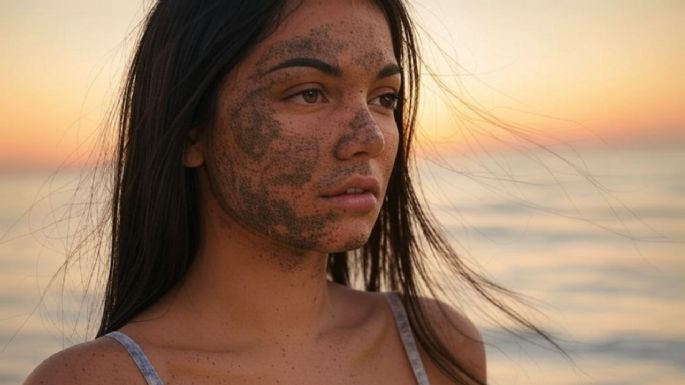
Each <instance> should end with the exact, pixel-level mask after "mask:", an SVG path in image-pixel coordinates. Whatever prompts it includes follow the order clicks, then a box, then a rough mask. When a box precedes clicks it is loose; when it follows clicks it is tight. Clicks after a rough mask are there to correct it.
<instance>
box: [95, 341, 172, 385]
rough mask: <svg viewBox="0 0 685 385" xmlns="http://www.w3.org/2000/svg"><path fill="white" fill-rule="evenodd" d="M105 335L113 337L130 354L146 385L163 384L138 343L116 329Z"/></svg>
mask: <svg viewBox="0 0 685 385" xmlns="http://www.w3.org/2000/svg"><path fill="white" fill-rule="evenodd" d="M105 336H106V337H110V338H114V339H115V340H116V341H117V342H119V343H120V344H121V345H122V346H123V347H124V349H126V351H127V352H128V354H129V355H130V356H131V359H133V362H135V363H136V366H137V367H138V370H140V372H141V373H142V374H143V377H145V381H146V382H147V384H148V385H164V382H163V381H162V379H161V378H160V377H159V374H157V371H156V370H155V367H154V366H152V363H151V362H150V360H149V359H148V358H147V356H146V355H145V353H143V349H141V347H140V345H138V344H137V343H136V342H135V341H134V340H133V339H132V338H131V337H129V336H127V335H126V334H124V333H122V332H116V331H115V332H110V333H107V334H105Z"/></svg>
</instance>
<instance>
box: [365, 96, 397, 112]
mask: <svg viewBox="0 0 685 385" xmlns="http://www.w3.org/2000/svg"><path fill="white" fill-rule="evenodd" d="M398 100H399V96H398V95H397V94H395V93H388V94H383V95H381V96H378V97H376V98H375V99H373V100H372V101H371V104H376V105H379V106H381V107H383V108H387V109H389V110H394V109H395V108H397V101H398Z"/></svg>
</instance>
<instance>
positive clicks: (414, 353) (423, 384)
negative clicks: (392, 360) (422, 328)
mask: <svg viewBox="0 0 685 385" xmlns="http://www.w3.org/2000/svg"><path fill="white" fill-rule="evenodd" d="M385 297H386V298H387V299H388V302H389V303H390V309H392V314H393V315H394V316H395V322H396V323H397V329H398V330H399V332H400V337H401V338H402V344H403V345H404V350H405V352H406V353H407V358H408V359H409V363H410V364H411V368H412V370H413V371H414V376H415V377H416V383H417V384H418V385H430V382H428V376H427V375H426V369H425V368H424V367H423V361H421V355H420V354H419V349H418V347H417V346H416V341H415V340H414V335H413V334H412V332H411V325H409V319H408V318H407V312H406V311H405V310H404V305H402V300H401V299H400V295H399V294H398V293H394V292H392V293H386V296H385Z"/></svg>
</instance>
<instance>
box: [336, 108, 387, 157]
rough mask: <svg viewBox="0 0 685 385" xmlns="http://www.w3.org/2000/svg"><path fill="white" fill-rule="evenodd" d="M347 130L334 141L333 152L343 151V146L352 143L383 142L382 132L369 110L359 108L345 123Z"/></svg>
mask: <svg viewBox="0 0 685 385" xmlns="http://www.w3.org/2000/svg"><path fill="white" fill-rule="evenodd" d="M347 127H348V129H349V130H348V132H347V133H346V134H344V135H342V136H341V137H340V138H339V139H338V142H337V143H336V148H335V152H336V153H341V152H344V148H345V147H346V146H348V145H350V144H352V143H359V144H361V145H368V144H369V143H372V142H373V141H381V142H383V141H384V139H383V134H382V133H381V132H380V130H379V128H378V127H377V124H376V122H375V121H374V120H373V118H372V117H371V115H370V113H369V111H367V110H365V109H359V110H358V111H357V112H356V113H355V114H354V117H353V118H352V120H350V122H349V123H348V124H347Z"/></svg>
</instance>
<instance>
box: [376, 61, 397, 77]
mask: <svg viewBox="0 0 685 385" xmlns="http://www.w3.org/2000/svg"><path fill="white" fill-rule="evenodd" d="M397 74H400V75H401V74H402V68H400V66H399V65H397V64H395V63H393V64H388V65H386V66H385V67H383V68H381V70H380V71H378V75H376V80H381V79H384V78H387V77H389V76H393V75H397Z"/></svg>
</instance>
